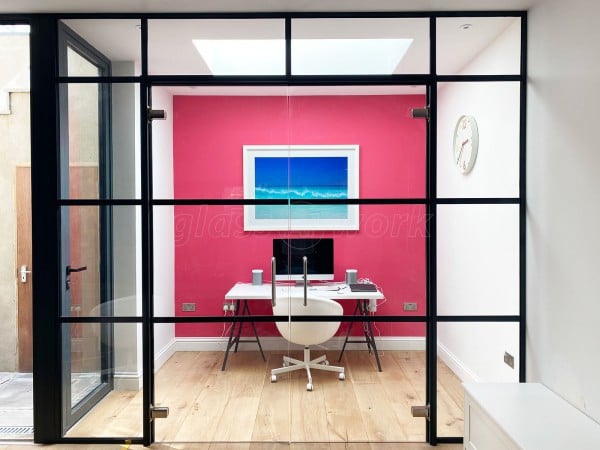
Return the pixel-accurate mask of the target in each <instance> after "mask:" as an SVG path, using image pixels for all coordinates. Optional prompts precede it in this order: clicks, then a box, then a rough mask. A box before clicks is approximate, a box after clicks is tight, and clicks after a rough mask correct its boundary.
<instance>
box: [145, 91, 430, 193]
mask: <svg viewBox="0 0 600 450" xmlns="http://www.w3.org/2000/svg"><path fill="white" fill-rule="evenodd" d="M288 94H289V96H288ZM152 95H153V108H157V109H163V110H165V111H166V112H167V119H166V120H164V121H154V122H153V124H152V128H153V157H154V161H155V163H154V164H153V176H154V183H153V189H154V197H155V198H241V197H242V196H245V197H246V198H254V197H255V195H256V193H255V192H254V190H255V186H254V185H253V180H254V173H253V170H254V167H255V165H254V160H255V157H256V156H257V155H259V154H260V155H264V156H265V157H268V156H269V155H272V154H273V152H269V151H265V150H268V149H278V151H279V154H280V159H281V160H282V161H283V160H284V159H286V158H287V156H288V153H287V150H286V149H287V148H288V147H287V146H288V145H289V143H291V144H292V145H294V146H298V145H303V144H306V147H313V148H314V147H315V146H325V147H335V146H340V145H346V146H354V147H357V148H358V152H359V153H360V165H359V166H358V167H356V169H357V170H355V172H354V174H353V175H352V176H353V179H354V180H355V183H354V186H355V188H357V189H359V190H358V194H355V195H353V196H354V197H355V198H356V197H359V196H360V197H365V198H368V197H411V198H413V197H424V196H425V154H426V152H425V148H426V124H425V121H423V120H420V119H412V118H411V110H412V109H413V108H422V107H424V106H425V105H426V97H425V90H424V88H423V87H422V86H415V87H398V86H392V87H386V86H371V87H357V86H344V87H340V86H327V87H293V88H289V90H288V89H287V88H285V87H269V88H264V87H255V86H250V87H237V88H231V87H225V88H213V87H211V88H203V87H197V88H195V89H194V88H192V87H188V88H172V87H168V88H167V87H162V88H154V89H153V91H152ZM169 112H172V114H169ZM170 117H172V119H170ZM282 146H283V147H282ZM261 147H264V148H265V150H263V149H261ZM245 149H249V150H248V151H246V150H245ZM257 152H258V153H257ZM355 153H357V152H355ZM240 175H242V176H240ZM285 182H286V183H287V180H285ZM359 183H360V184H359ZM257 198H258V197H257ZM262 198H271V199H273V198H278V197H277V196H273V192H270V193H269V194H267V197H264V196H263V197H262Z"/></svg>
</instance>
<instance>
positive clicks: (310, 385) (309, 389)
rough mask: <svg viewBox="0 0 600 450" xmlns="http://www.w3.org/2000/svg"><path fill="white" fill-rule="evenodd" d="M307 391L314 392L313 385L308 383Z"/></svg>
mask: <svg viewBox="0 0 600 450" xmlns="http://www.w3.org/2000/svg"><path fill="white" fill-rule="evenodd" d="M306 390H307V391H312V390H313V385H312V383H307V385H306Z"/></svg>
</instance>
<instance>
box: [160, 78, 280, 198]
mask: <svg viewBox="0 0 600 450" xmlns="http://www.w3.org/2000/svg"><path fill="white" fill-rule="evenodd" d="M286 93H287V90H286V88H285V87H284V88H282V87H275V88H266V89H265V88H256V87H247V88H236V89H233V88H229V87H227V88H208V89H207V88H202V87H198V88H197V89H194V88H191V87H189V88H154V89H153V90H152V95H153V108H159V109H164V110H165V111H167V113H168V112H169V111H172V112H173V114H172V115H170V116H169V114H167V120H165V121H153V123H152V132H153V142H152V146H153V156H154V159H155V163H154V164H153V180H154V183H153V189H154V197H155V198H241V197H242V196H243V195H244V194H243V191H244V190H243V183H242V181H243V180H242V173H243V147H244V145H247V144H256V143H261V142H272V143H277V144H282V143H283V144H285V142H287V137H288V133H287V96H286ZM169 117H172V120H170V119H169Z"/></svg>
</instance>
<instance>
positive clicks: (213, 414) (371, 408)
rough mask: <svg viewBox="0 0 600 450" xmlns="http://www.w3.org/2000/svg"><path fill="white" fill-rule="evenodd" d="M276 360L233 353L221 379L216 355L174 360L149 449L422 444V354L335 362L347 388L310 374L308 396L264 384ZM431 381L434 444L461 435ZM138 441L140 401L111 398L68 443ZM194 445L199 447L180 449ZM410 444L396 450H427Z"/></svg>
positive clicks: (163, 377) (450, 384)
mask: <svg viewBox="0 0 600 450" xmlns="http://www.w3.org/2000/svg"><path fill="white" fill-rule="evenodd" d="M314 353H315V354H314V355H313V356H316V355H320V354H322V353H323V352H322V351H321V352H319V351H315V352H314ZM282 355H283V354H282V353H281V352H279V353H277V352H271V353H267V354H266V357H267V362H263V361H262V359H261V357H260V354H259V353H258V352H249V351H244V352H238V353H235V354H232V355H230V358H229V361H228V365H227V370H226V371H224V372H223V371H221V370H220V366H221V363H222V358H223V353H222V352H178V353H175V354H174V355H173V356H172V357H171V358H170V359H169V361H168V362H167V363H166V364H165V365H164V366H163V367H162V368H161V370H160V371H159V372H158V374H157V375H156V404H157V405H159V406H168V407H169V417H168V418H167V419H158V420H157V421H156V441H157V442H159V443H161V442H162V443H172V444H168V445H166V444H165V445H163V446H156V445H155V446H154V447H155V448H163V449H170V448H177V449H179V448H181V449H188V448H190V449H191V448H198V449H211V450H212V449H219V448H223V449H225V448H227V449H236V450H237V449H240V450H241V449H278V448H283V447H279V446H278V445H276V444H278V443H279V444H281V445H284V446H285V448H290V445H289V443H314V444H315V445H314V446H310V447H307V444H302V445H301V446H300V447H296V448H298V449H300V448H303V449H304V448H314V449H315V450H317V449H335V448H338V447H336V446H335V445H334V444H336V443H340V444H344V443H353V445H354V444H356V445H357V446H356V447H354V446H344V447H342V446H340V447H339V448H340V449H341V448H349V449H350V448H351V449H357V450H358V449H363V448H365V449H367V448H368V449H371V448H385V447H381V445H376V446H374V447H372V446H371V445H370V443H371V444H375V443H379V444H382V443H399V442H415V443H418V442H424V441H425V419H422V418H413V417H412V416H411V413H410V407H411V406H412V405H419V404H424V403H425V353H424V352H423V351H385V352H384V353H383V354H382V356H381V361H382V367H383V371H382V372H378V371H377V369H376V366H375V360H374V358H373V356H372V355H370V354H369V353H368V352H367V351H348V352H346V353H345V354H344V358H343V359H342V362H341V363H340V364H342V365H343V366H344V367H345V368H346V380H345V381H339V380H338V379H337V374H335V373H333V372H327V371H312V374H313V384H314V390H313V391H312V392H308V391H307V390H306V382H307V380H306V374H305V372H304V371H297V372H292V373H290V374H284V375H280V376H279V378H278V381H277V382H276V383H271V382H270V370H271V369H272V368H275V367H279V366H281V361H282ZM292 356H294V357H300V353H292ZM328 358H329V360H330V362H331V364H338V363H337V354H336V353H334V352H329V353H328ZM438 379H439V382H438V405H439V409H438V436H462V433H463V411H462V403H463V393H462V387H461V385H460V382H459V380H458V379H457V378H456V376H455V375H454V374H453V373H452V372H451V371H450V370H449V369H448V367H447V366H446V365H444V364H443V363H441V362H439V363H438ZM141 434H142V393H141V392H132V391H121V392H118V391H115V392H113V393H111V394H110V395H109V396H107V397H106V398H105V399H104V400H103V401H102V402H101V403H100V404H98V406H96V407H95V408H94V410H92V411H91V412H90V413H89V414H88V415H87V416H86V417H84V419H83V420H82V421H80V422H79V423H78V424H77V425H76V426H75V427H74V428H73V429H72V430H71V431H70V432H69V433H68V435H67V436H69V437H90V436H94V437H100V436H112V437H115V436H117V437H120V436H122V437H132V436H141ZM192 442H193V443H206V445H205V446H202V445H200V446H196V444H194V446H190V445H191V444H186V443H192ZM173 443H180V444H173ZM219 445H224V447H219ZM365 445H366V446H365ZM411 445H414V446H412V447H410V446H408V447H404V446H402V447H400V446H398V445H395V446H394V447H393V448H398V449H404V448H406V449H407V450H408V449H413V448H414V449H421V448H427V446H425V447H421V446H419V444H411ZM292 447H294V445H292ZM1 448H2V447H1V445H0V449H1ZM21 448H22V447H21ZM390 448H392V447H390ZM439 448H444V447H439ZM447 448H453V447H452V446H451V447H447ZM456 448H460V447H456Z"/></svg>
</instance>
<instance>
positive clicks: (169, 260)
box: [152, 88, 175, 368]
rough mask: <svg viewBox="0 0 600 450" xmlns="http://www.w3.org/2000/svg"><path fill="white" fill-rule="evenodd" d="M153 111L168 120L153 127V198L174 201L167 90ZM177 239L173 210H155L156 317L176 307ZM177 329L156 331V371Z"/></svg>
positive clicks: (155, 94)
mask: <svg viewBox="0 0 600 450" xmlns="http://www.w3.org/2000/svg"><path fill="white" fill-rule="evenodd" d="M152 107H153V108H154V109H164V110H165V111H166V113H167V118H166V120H155V121H153V123H152V155H153V170H154V173H153V176H152V182H153V189H154V197H155V198H156V197H159V198H161V197H162V198H173V96H172V95H171V94H170V93H169V92H168V91H167V89H166V88H154V89H153V90H152ZM174 297H175V235H174V217H173V207H172V206H159V207H155V208H154V314H155V315H156V316H174V315H175V311H174V304H175V299H174ZM174 339H175V327H174V325H173V324H160V325H157V326H156V327H155V329H154V357H155V362H156V368H158V367H160V365H161V364H162V363H164V361H165V358H168V356H169V351H170V349H172V348H173V343H174Z"/></svg>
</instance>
